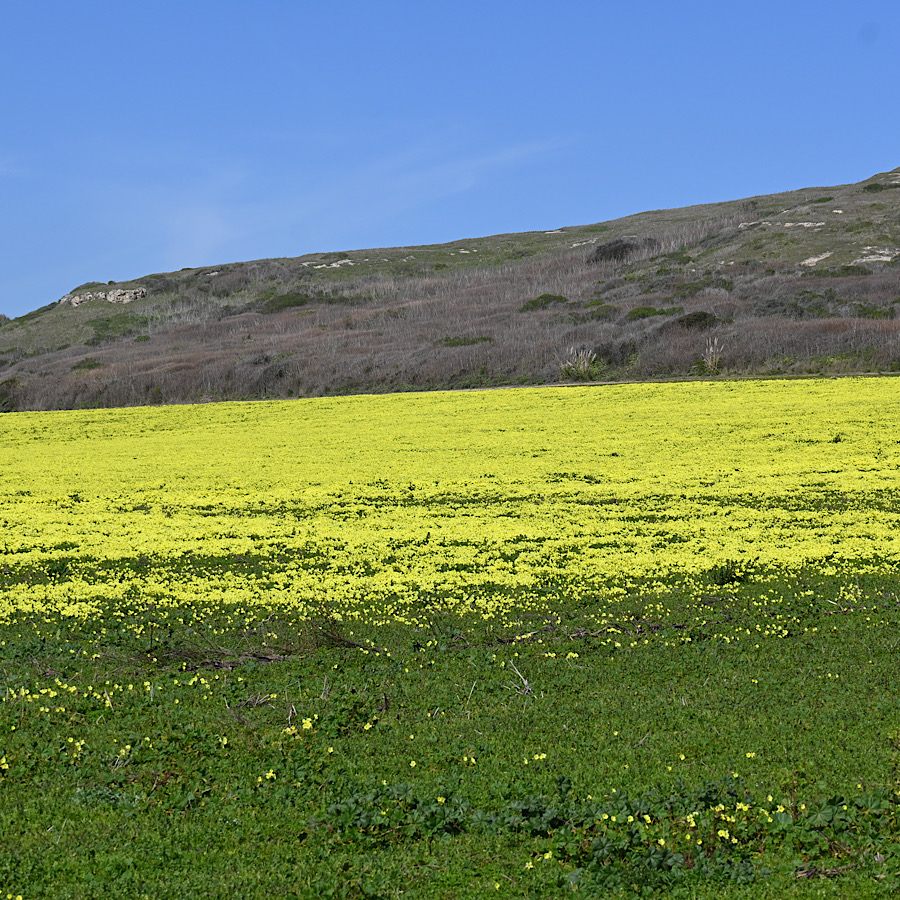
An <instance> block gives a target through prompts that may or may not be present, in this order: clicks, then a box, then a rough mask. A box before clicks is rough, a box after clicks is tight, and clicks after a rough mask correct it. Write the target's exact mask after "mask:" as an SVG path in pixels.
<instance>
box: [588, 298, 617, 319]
mask: <svg viewBox="0 0 900 900" xmlns="http://www.w3.org/2000/svg"><path fill="white" fill-rule="evenodd" d="M585 310H586V311H587V312H588V313H589V314H590V317H591V318H592V319H602V320H603V321H609V320H610V319H614V318H615V317H616V316H617V315H618V314H619V307H618V306H613V305H612V304H611V303H604V302H603V301H602V300H599V299H598V300H591V302H590V303H588V304H587V306H585Z"/></svg>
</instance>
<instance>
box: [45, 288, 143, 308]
mask: <svg viewBox="0 0 900 900" xmlns="http://www.w3.org/2000/svg"><path fill="white" fill-rule="evenodd" d="M146 296H147V288H134V289H133V290H123V289H122V288H116V289H115V290H112V291H88V292H87V293H85V294H66V296H65V297H61V298H60V300H59V302H58V303H57V305H58V306H80V305H81V304H82V303H87V302H88V300H105V301H106V302H107V303H133V302H134V301H135V300H141V299H143V298H144V297H146Z"/></svg>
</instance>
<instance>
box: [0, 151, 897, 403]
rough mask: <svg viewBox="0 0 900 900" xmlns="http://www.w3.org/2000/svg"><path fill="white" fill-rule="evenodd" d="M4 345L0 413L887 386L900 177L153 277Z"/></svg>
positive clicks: (893, 363)
mask: <svg viewBox="0 0 900 900" xmlns="http://www.w3.org/2000/svg"><path fill="white" fill-rule="evenodd" d="M135 288H144V289H145V290H146V292H147V295H146V297H144V298H142V299H140V300H136V301H134V302H132V303H129V304H127V305H123V304H113V303H108V302H106V301H104V300H89V301H87V302H84V303H82V304H80V305H78V306H71V305H63V304H58V303H51V304H49V305H47V306H45V307H42V308H41V309H38V310H35V311H34V312H31V313H28V314H27V315H24V316H21V317H19V318H17V319H13V320H11V321H8V322H5V323H4V324H2V325H0V409H6V410H11V409H53V408H68V407H78V406H119V405H131V404H146V403H164V402H165V403H169V402H185V401H197V400H202V399H225V398H251V397H276V396H279V397H290V396H316V395H323V394H340V393H355V392H377V391H396V390H409V389H433V388H449V387H476V386H489V385H502V384H532V383H547V382H555V381H559V380H599V379H608V380H618V379H646V378H662V377H672V376H710V375H719V374H730V375H739V374H806V373H838V372H846V371H896V370H898V369H900V321H898V320H897V310H898V308H900V168H898V169H895V170H893V171H892V172H887V173H882V174H879V175H876V176H874V177H872V178H870V179H867V180H866V181H863V182H860V183H858V184H850V185H841V186H838V187H818V188H807V189H804V190H798V191H790V192H786V193H781V194H772V195H767V196H760V197H753V198H748V199H744V200H736V201H731V202H726V203H717V204H707V205H702V206H693V207H687V208H683V209H674V210H658V211H651V212H645V213H640V214H638V215H634V216H628V217H625V218H622V219H617V220H614V221H610V222H604V223H599V224H594V225H585V226H577V227H569V228H558V229H552V230H548V231H545V232H528V233H525V234H508V235H496V236H493V237H486V238H478V239H471V240H461V241H455V242H453V243H449V244H440V245H431V246H422V247H400V248H387V249H375V250H354V251H348V252H344V253H327V254H308V255H306V256H301V257H297V258H292V259H286V258H285V259H266V260H255V261H251V262H241V263H229V264H223V265H220V266H206V267H202V268H197V269H183V270H181V271H180V272H171V273H162V274H154V275H148V276H146V277H144V278H139V279H136V280H134V281H130V282H123V283H114V284H110V285H104V284H97V283H90V284H85V285H80V286H78V287H77V288H74V289H73V291H72V292H71V293H72V294H73V295H80V294H84V293H87V292H97V291H107V290H115V289H126V290H127V289H135Z"/></svg>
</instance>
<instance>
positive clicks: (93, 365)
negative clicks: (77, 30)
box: [72, 356, 103, 372]
mask: <svg viewBox="0 0 900 900" xmlns="http://www.w3.org/2000/svg"><path fill="white" fill-rule="evenodd" d="M102 365H103V363H102V362H100V360H99V359H94V357H93V356H86V357H85V358H84V359H82V360H80V361H79V362H77V363H75V365H74V366H72V371H73V372H89V371H90V370H91V369H99V368H100V367H101V366H102Z"/></svg>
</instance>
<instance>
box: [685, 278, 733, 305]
mask: <svg viewBox="0 0 900 900" xmlns="http://www.w3.org/2000/svg"><path fill="white" fill-rule="evenodd" d="M711 289H713V290H714V289H722V290H726V291H732V290H734V282H733V281H731V280H729V279H728V278H722V277H721V276H720V275H712V274H709V275H706V276H704V277H703V278H699V279H697V280H696V281H683V282H682V283H681V284H676V285H673V287H672V292H673V293H674V294H675V296H676V297H678V298H680V299H683V298H685V297H693V296H694V295H695V294H699V293H700V292H701V291H707V290H711Z"/></svg>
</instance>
